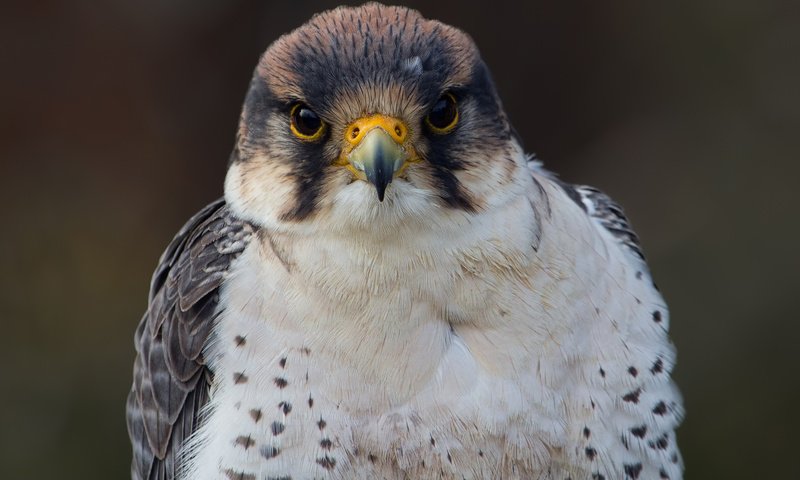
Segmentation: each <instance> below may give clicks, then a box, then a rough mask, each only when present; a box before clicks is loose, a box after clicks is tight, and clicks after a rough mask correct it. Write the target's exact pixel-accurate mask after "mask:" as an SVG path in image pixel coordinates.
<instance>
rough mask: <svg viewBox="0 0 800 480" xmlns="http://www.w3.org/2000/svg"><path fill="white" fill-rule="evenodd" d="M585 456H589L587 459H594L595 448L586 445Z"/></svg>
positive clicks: (595, 454)
mask: <svg viewBox="0 0 800 480" xmlns="http://www.w3.org/2000/svg"><path fill="white" fill-rule="evenodd" d="M586 456H587V457H588V458H589V460H594V457H596V456H597V450H595V449H594V448H591V447H586Z"/></svg>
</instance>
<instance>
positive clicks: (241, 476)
mask: <svg viewBox="0 0 800 480" xmlns="http://www.w3.org/2000/svg"><path fill="white" fill-rule="evenodd" d="M225 476H226V477H228V480H256V476H255V475H254V474H252V473H245V472H237V471H236V470H233V469H232V468H229V469H227V470H225Z"/></svg>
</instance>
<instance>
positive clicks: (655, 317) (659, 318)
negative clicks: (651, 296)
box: [653, 310, 661, 323]
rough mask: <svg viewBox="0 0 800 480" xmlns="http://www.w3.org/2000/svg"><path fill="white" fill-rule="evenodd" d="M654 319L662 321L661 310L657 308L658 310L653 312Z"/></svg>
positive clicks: (658, 321) (657, 321)
mask: <svg viewBox="0 0 800 480" xmlns="http://www.w3.org/2000/svg"><path fill="white" fill-rule="evenodd" d="M653 321H654V322H656V323H660V322H661V312H660V311H658V310H656V311H654V312H653Z"/></svg>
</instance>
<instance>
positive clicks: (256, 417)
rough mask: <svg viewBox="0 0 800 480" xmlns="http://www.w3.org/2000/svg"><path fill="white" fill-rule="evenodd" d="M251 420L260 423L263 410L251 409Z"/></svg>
mask: <svg viewBox="0 0 800 480" xmlns="http://www.w3.org/2000/svg"><path fill="white" fill-rule="evenodd" d="M250 418H252V419H253V421H254V422H256V423H258V421H259V420H261V409H260V408H253V409H251V410H250Z"/></svg>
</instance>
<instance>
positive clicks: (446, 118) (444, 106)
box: [428, 96, 456, 128]
mask: <svg viewBox="0 0 800 480" xmlns="http://www.w3.org/2000/svg"><path fill="white" fill-rule="evenodd" d="M455 118H456V104H455V102H453V99H451V98H450V97H449V96H447V97H442V98H440V99H439V100H437V101H436V104H435V105H434V106H433V109H432V110H431V113H430V115H428V120H429V121H430V122H431V125H433V126H434V127H436V128H445V127H447V126H449V125H450V124H451V123H453V120H454V119H455Z"/></svg>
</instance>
